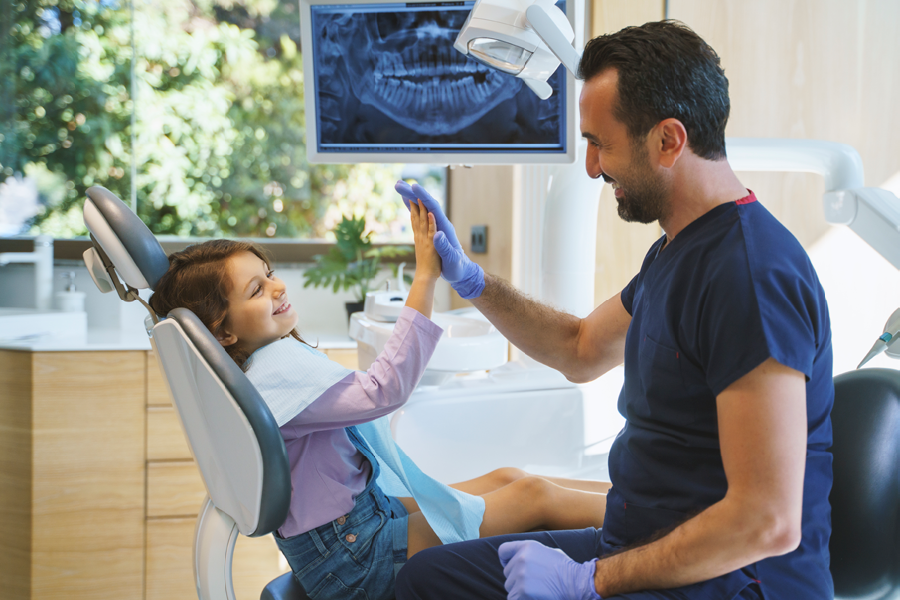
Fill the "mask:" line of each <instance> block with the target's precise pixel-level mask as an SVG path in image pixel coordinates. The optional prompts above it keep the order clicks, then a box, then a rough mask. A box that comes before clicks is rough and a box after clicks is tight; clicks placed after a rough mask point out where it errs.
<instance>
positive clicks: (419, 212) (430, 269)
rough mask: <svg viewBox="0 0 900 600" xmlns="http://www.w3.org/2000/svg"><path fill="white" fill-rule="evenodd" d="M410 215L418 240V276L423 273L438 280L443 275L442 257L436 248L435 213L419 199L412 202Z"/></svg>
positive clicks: (414, 233)
mask: <svg viewBox="0 0 900 600" xmlns="http://www.w3.org/2000/svg"><path fill="white" fill-rule="evenodd" d="M409 217H410V221H411V223H412V230H413V237H414V239H415V242H416V277H418V276H419V274H420V273H421V275H422V276H424V277H427V278H428V279H432V280H436V279H437V278H438V277H440V275H441V257H440V256H438V253H437V250H435V249H434V234H435V232H436V231H437V226H436V225H435V220H434V215H433V214H432V213H430V212H428V210H427V209H426V208H425V206H424V205H423V204H422V201H421V200H418V201H417V203H413V202H410V206H409Z"/></svg>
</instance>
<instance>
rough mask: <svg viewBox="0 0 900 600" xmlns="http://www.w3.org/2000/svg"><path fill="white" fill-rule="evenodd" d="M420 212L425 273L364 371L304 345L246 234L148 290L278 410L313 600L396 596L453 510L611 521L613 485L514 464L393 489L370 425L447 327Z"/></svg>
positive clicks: (301, 570) (292, 547)
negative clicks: (438, 315)
mask: <svg viewBox="0 0 900 600" xmlns="http://www.w3.org/2000/svg"><path fill="white" fill-rule="evenodd" d="M410 212H411V221H412V229H413V233H414V236H415V251H416V271H415V277H414V279H413V283H412V285H411V287H410V289H409V297H408V299H407V302H406V306H405V307H404V309H403V311H402V313H401V315H400V317H399V318H398V320H397V323H396V325H395V327H394V330H393V334H392V336H391V338H390V339H389V340H388V342H387V343H386V345H385V348H384V351H383V352H382V353H381V354H380V355H379V356H378V358H377V359H376V360H375V362H374V363H373V364H372V366H371V367H370V368H369V369H368V371H366V372H360V371H349V370H347V369H344V368H343V367H341V366H340V365H337V364H336V363H333V362H331V361H329V360H327V358H325V357H324V355H322V354H321V353H318V352H316V351H315V350H313V349H312V348H310V347H309V346H308V345H306V344H305V343H304V342H303V340H302V339H301V338H300V335H299V334H298V333H297V330H296V329H295V326H296V324H297V320H298V316H297V311H296V309H295V308H294V306H293V305H292V304H291V302H290V301H289V300H288V296H287V293H286V291H285V286H284V283H283V282H282V281H281V280H280V279H278V278H277V277H275V275H274V272H273V271H272V269H271V268H270V263H269V261H268V260H267V259H266V258H265V256H264V255H263V254H262V252H261V251H260V249H258V248H257V247H256V246H254V245H252V244H250V243H249V242H242V241H229V240H215V241H210V242H205V243H203V244H198V245H195V246H191V247H189V248H187V249H185V250H184V251H182V252H178V253H175V254H173V255H172V256H171V257H170V258H169V262H170V267H169V270H168V272H167V273H166V274H165V276H163V278H162V279H161V280H160V281H159V283H158V285H157V288H156V293H155V294H154V295H153V296H152V297H151V299H150V304H151V306H152V307H153V309H154V310H155V311H156V312H157V313H159V314H161V315H165V314H167V313H168V312H169V311H170V310H172V309H173V308H176V307H186V308H188V309H190V310H192V311H193V312H194V313H195V314H196V315H197V316H198V317H199V318H200V320H201V321H203V323H204V324H205V325H206V326H207V327H208V328H209V330H210V331H211V332H212V333H213V335H215V336H216V338H217V339H218V340H219V342H220V343H221V344H222V346H224V347H225V350H226V351H227V352H228V354H229V355H230V356H231V357H232V358H233V359H234V360H235V362H237V364H238V365H240V366H241V367H242V368H243V369H244V370H245V372H246V373H247V376H248V378H249V379H250V380H251V382H253V384H254V385H255V386H256V387H257V389H258V390H259V391H260V394H261V396H262V397H263V399H264V400H265V401H266V404H267V405H269V408H270V409H271V411H272V414H273V416H274V417H275V419H276V421H277V422H278V425H279V427H280V430H281V433H282V436H283V437H284V441H285V445H286V447H287V452H288V457H289V459H290V467H291V480H292V482H293V491H292V496H291V503H290V509H289V513H288V516H287V520H286V521H285V522H284V524H283V525H282V526H281V528H280V529H279V530H278V532H277V535H276V536H275V537H276V542H277V543H278V546H279V548H280V549H281V551H282V552H283V553H284V555H285V557H286V558H287V560H288V563H289V564H290V566H291V569H292V570H293V572H294V574H295V576H296V577H297V578H298V579H299V581H300V582H301V584H302V585H303V587H304V589H305V590H306V591H307V593H308V594H309V596H310V597H311V598H313V599H315V600H319V599H325V600H328V599H331V598H335V599H337V598H341V599H345V598H357V597H359V598H368V599H370V600H381V599H388V598H393V594H394V577H395V575H396V573H397V571H398V570H399V568H400V567H401V566H402V565H403V564H404V563H405V562H406V560H407V559H408V558H409V557H410V556H412V555H413V554H415V553H416V552H418V551H419V550H423V549H425V548H428V547H431V546H435V545H439V544H441V539H442V537H443V539H447V538H446V537H445V536H441V537H439V535H438V534H437V533H435V531H436V530H438V531H442V529H440V528H439V527H436V526H434V525H436V524H439V523H440V521H441V519H442V518H445V517H446V515H449V517H446V518H448V519H449V520H450V521H454V520H464V519H466V518H469V517H471V516H472V514H471V513H472V512H473V511H472V510H471V507H472V506H473V505H474V506H475V507H476V508H475V511H474V512H475V513H477V514H475V518H476V520H475V525H476V527H477V528H476V529H475V530H474V531H473V532H472V533H473V535H472V536H471V537H475V536H476V535H478V536H481V537H486V536H492V535H499V534H507V533H518V532H525V531H530V530H534V529H575V528H584V527H601V526H602V525H603V523H602V521H603V514H604V512H605V509H606V495H605V494H606V491H607V489H608V487H609V484H605V483H600V482H590V481H573V480H564V479H556V478H549V477H535V476H531V475H528V474H527V473H525V472H523V471H521V470H518V469H512V468H506V469H498V470H496V471H493V472H492V473H488V474H487V475H484V476H482V477H478V478H476V479H472V480H470V481H464V482H462V483H458V484H455V485H453V486H450V488H447V487H446V486H443V485H442V484H439V483H437V482H436V481H434V480H431V479H430V478H427V477H426V476H424V475H423V474H421V472H418V475H417V476H416V477H417V481H416V482H414V484H411V485H413V494H415V495H416V498H418V499H419V501H420V502H422V506H421V507H420V506H419V502H417V500H416V499H415V498H413V497H396V496H388V495H385V493H384V492H383V490H382V487H383V486H382V485H380V484H379V482H381V481H382V479H379V473H380V472H381V471H382V465H381V463H382V462H383V455H384V454H390V453H391V451H392V449H387V450H385V448H384V447H383V446H379V447H378V448H379V450H378V453H379V456H376V454H375V453H373V448H372V446H373V444H374V442H373V443H367V439H368V438H367V437H366V436H364V435H362V434H361V433H360V430H361V429H362V428H363V427H366V426H367V425H364V424H366V423H368V422H370V421H374V420H376V419H378V418H379V417H382V416H384V415H387V414H389V413H391V412H393V411H395V410H396V409H397V408H398V407H400V406H402V405H403V403H404V402H406V400H407V399H408V398H409V396H410V394H411V393H412V392H413V390H414V389H415V387H416V384H417V383H418V381H419V379H420V378H421V376H422V373H423V372H424V370H425V365H426V364H427V363H428V360H429V358H430V357H431V354H432V353H433V352H434V349H435V346H436V345H437V343H438V340H439V339H440V337H441V334H442V330H441V329H440V328H439V327H438V326H437V325H435V324H434V323H433V322H432V321H431V320H430V319H429V317H430V316H431V307H432V304H433V299H434V286H435V282H436V280H437V278H438V276H439V275H440V272H441V263H440V258H439V257H438V255H437V253H436V251H435V250H434V245H433V238H434V233H435V222H434V216H433V215H432V214H431V213H427V212H426V210H425V208H424V207H423V206H422V205H421V204H419V205H416V204H412V205H411V207H410ZM390 443H392V442H390ZM399 456H401V457H402V458H403V460H405V461H406V462H405V463H404V464H406V465H407V467H408V468H409V469H410V470H412V471H415V469H416V468H415V467H414V465H412V464H411V461H409V460H408V459H407V458H405V455H402V452H399ZM411 478H412V476H411ZM423 479H424V482H423ZM376 480H377V481H376ZM385 481H386V479H385ZM384 485H387V484H384ZM416 485H420V486H421V485H424V486H425V488H424V489H428V490H438V491H439V492H440V489H439V488H444V489H445V490H446V491H448V492H449V493H450V494H455V495H456V496H446V495H445V496H440V495H438V496H434V495H430V494H422V495H419V494H418V492H416V491H415V490H416V489H423V488H422V487H418V488H416V487H415V486H416ZM451 488H452V489H451ZM436 497H437V498H447V502H449V503H453V502H457V503H458V506H457V507H456V508H454V509H452V510H444V512H443V513H441V512H440V509H441V508H442V507H441V506H437V507H435V506H434V505H435V504H443V503H445V502H444V500H440V499H439V500H437V501H435V500H434V498H436ZM443 508H445V509H446V507H443ZM457 509H458V510H457ZM454 511H455V512H454ZM426 514H427V515H429V518H428V519H426ZM434 515H438V516H437V517H435V516H434ZM441 515H443V516H441ZM429 519H430V521H431V522H429ZM478 519H480V522H479V521H478ZM451 525H453V523H451ZM361 591H364V592H365V593H364V594H361V593H360V592H361Z"/></svg>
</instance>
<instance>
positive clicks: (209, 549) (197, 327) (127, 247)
mask: <svg viewBox="0 0 900 600" xmlns="http://www.w3.org/2000/svg"><path fill="white" fill-rule="evenodd" d="M84 221H85V225H86V226H87V228H88V230H89V231H90V234H91V242H92V244H93V246H92V247H91V248H90V249H88V250H87V251H86V252H85V263H86V264H87V266H88V270H89V272H90V273H91V277H92V278H94V281H95V283H97V287H98V288H100V291H101V292H109V291H112V290H113V289H115V290H116V291H117V293H118V294H119V297H120V298H121V299H122V300H125V301H128V302H130V301H133V300H138V301H140V302H141V303H142V304H144V305H145V306H147V308H148V310H149V311H150V316H149V317H148V318H147V320H146V323H147V332H148V334H149V335H150V341H151V343H152V345H153V349H154V351H155V352H156V355H157V357H158V359H159V363H160V367H161V369H162V371H163V375H164V379H165V382H166V385H167V387H168V389H169V392H170V393H171V395H172V400H173V404H174V406H175V409H176V412H177V414H178V417H179V420H180V421H181V425H182V428H183V429H184V432H185V435H186V437H187V440H188V445H189V447H190V450H191V454H192V455H193V457H194V459H195V460H196V462H197V466H198V468H199V470H200V474H201V476H202V479H203V484H204V486H205V488H206V490H207V496H206V498H205V499H204V501H203V504H202V506H201V507H200V513H199V515H198V517H197V526H196V529H195V534H194V553H193V561H194V579H195V584H196V588H197V596H198V597H199V598H200V600H235V593H234V588H233V585H232V581H231V563H232V558H233V551H234V545H235V542H236V540H237V537H238V535H239V534H240V535H246V536H251V537H256V536H261V535H266V534H269V533H271V532H272V531H274V530H275V529H277V528H278V527H280V526H281V524H282V523H283V522H284V519H285V517H286V516H287V511H288V507H289V505H290V497H291V481H290V466H289V464H288V458H287V452H286V450H285V446H284V441H283V439H282V437H281V433H280V431H279V430H278V426H277V424H276V422H275V419H274V418H273V417H272V413H271V412H270V411H269V409H268V407H267V406H266V404H265V402H264V401H263V400H262V398H261V397H260V396H259V394H258V392H257V391H256V389H255V388H254V387H253V385H252V384H251V383H250V382H249V381H248V380H247V377H246V376H245V375H244V373H243V372H242V371H241V369H240V368H239V367H238V366H237V365H236V364H235V363H234V361H233V360H232V359H231V358H230V357H229V356H228V355H227V354H226V353H225V351H224V349H223V348H222V346H221V345H220V344H219V343H218V342H217V341H216V339H215V338H214V337H213V336H212V334H210V333H209V331H208V330H207V329H206V327H205V326H204V325H203V323H202V322H200V320H199V319H198V318H197V317H196V315H194V314H193V313H192V312H191V311H189V310H187V309H184V308H176V309H174V310H173V311H172V312H171V313H169V314H168V315H167V316H166V317H165V318H163V319H159V318H158V316H157V315H156V314H155V313H154V312H153V310H152V309H151V308H150V307H149V306H148V305H147V303H146V302H145V301H144V300H143V299H141V298H140V296H139V290H142V289H150V290H152V289H153V288H154V287H155V286H156V284H157V282H158V281H159V279H160V278H161V277H162V276H163V274H165V272H166V270H168V268H169V261H168V259H167V258H166V255H165V253H164V252H163V249H162V247H161V246H160V245H159V242H157V240H156V238H155V237H154V236H153V234H152V233H150V230H149V229H147V227H146V225H144V223H143V222H142V221H141V220H140V219H139V218H138V216H137V215H135V214H134V213H133V212H132V211H131V210H130V209H129V208H128V207H127V206H126V205H125V204H124V203H123V202H122V201H121V200H120V199H119V198H117V197H116V196H115V195H114V194H112V193H111V192H110V191H109V190H106V189H104V188H101V187H91V188H89V189H88V190H87V198H86V199H85V203H84ZM261 598H262V600H307V599H308V597H307V595H306V593H305V592H304V590H303V589H302V588H301V587H300V585H299V583H298V582H297V580H296V579H295V578H294V577H293V576H292V574H291V573H286V574H285V575H282V576H281V577H278V578H277V579H275V580H274V581H272V582H271V583H269V585H267V586H266V588H265V589H264V590H263V593H262V596H261Z"/></svg>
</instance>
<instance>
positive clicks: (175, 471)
mask: <svg viewBox="0 0 900 600" xmlns="http://www.w3.org/2000/svg"><path fill="white" fill-rule="evenodd" d="M205 495H206V489H205V488H204V487H203V480H202V479H200V471H198V470H197V464H196V463H195V462H194V461H179V462H151V463H147V516H148V517H171V516H189V515H190V516H196V515H197V513H198V512H200V505H201V504H202V503H203V497H204V496H205Z"/></svg>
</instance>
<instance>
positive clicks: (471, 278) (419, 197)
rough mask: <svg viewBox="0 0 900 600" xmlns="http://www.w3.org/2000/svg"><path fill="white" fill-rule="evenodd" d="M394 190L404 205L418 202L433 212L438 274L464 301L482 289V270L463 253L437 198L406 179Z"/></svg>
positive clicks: (399, 182)
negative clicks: (439, 259)
mask: <svg viewBox="0 0 900 600" xmlns="http://www.w3.org/2000/svg"><path fill="white" fill-rule="evenodd" d="M394 189H396V190H397V193H399V194H400V196H401V197H402V198H403V203H404V204H405V205H406V208H410V202H412V203H413V204H416V203H418V202H420V201H421V203H422V204H423V205H424V206H425V209H426V210H427V211H428V212H429V213H431V214H433V215H434V221H435V225H436V227H437V233H436V234H435V236H434V248H435V250H437V253H438V254H439V255H440V256H441V265H442V267H441V276H443V278H444V279H446V280H447V281H449V282H450V285H451V286H452V287H453V289H454V290H456V291H457V292H458V293H459V295H460V296H461V297H463V298H465V299H466V300H471V299H472V298H477V297H478V296H480V295H481V292H483V291H484V270H482V268H481V267H480V266H478V265H477V264H476V263H474V262H472V261H471V260H470V259H469V257H468V256H466V253H465V252H464V251H463V249H462V246H461V245H460V243H459V239H457V237H456V230H455V229H454V228H453V224H452V223H451V222H450V221H449V220H448V219H447V216H446V215H445V214H444V211H442V210H441V205H440V204H438V201H437V200H435V199H434V198H432V197H431V194H429V193H428V192H427V191H425V188H423V187H422V186H420V185H419V184H418V183H416V184H413V185H412V186H410V185H409V184H408V183H406V182H405V181H398V182H397V184H396V185H395V186H394Z"/></svg>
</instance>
